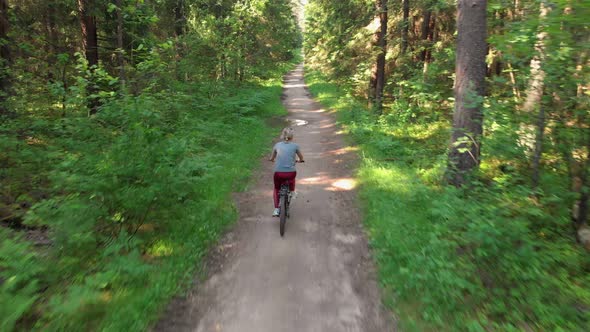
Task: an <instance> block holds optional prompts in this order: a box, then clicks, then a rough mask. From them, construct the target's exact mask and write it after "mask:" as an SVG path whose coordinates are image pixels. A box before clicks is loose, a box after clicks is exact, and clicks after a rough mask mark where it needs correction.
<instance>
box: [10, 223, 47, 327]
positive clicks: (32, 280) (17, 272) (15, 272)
mask: <svg viewBox="0 0 590 332" xmlns="http://www.w3.org/2000/svg"><path fill="white" fill-rule="evenodd" d="M10 236H11V234H10V232H8V231H6V230H4V229H3V228H0V239H1V240H2V241H1V242H0V314H1V316H2V321H0V330H2V331H11V330H13V329H14V328H15V326H16V323H17V321H19V320H21V319H24V318H26V317H27V314H28V313H29V312H30V310H31V308H32V307H33V305H34V303H35V301H37V299H38V298H39V295H38V291H39V289H40V288H41V287H42V285H41V284H40V279H41V276H42V274H43V273H44V272H45V271H44V270H45V267H44V266H43V265H41V264H40V260H39V258H38V257H37V255H36V254H35V253H34V252H33V251H32V248H31V246H30V245H29V244H28V243H27V242H26V241H23V240H22V239H20V238H10Z"/></svg>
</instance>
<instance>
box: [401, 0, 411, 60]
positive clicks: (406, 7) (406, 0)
mask: <svg viewBox="0 0 590 332" xmlns="http://www.w3.org/2000/svg"><path fill="white" fill-rule="evenodd" d="M402 10H403V18H402V24H403V25H402V54H406V51H407V50H408V32H409V30H410V21H409V17H410V0H403V1H402Z"/></svg>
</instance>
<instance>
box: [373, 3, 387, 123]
mask: <svg viewBox="0 0 590 332" xmlns="http://www.w3.org/2000/svg"><path fill="white" fill-rule="evenodd" d="M377 12H378V14H379V21H380V29H379V30H378V31H377V32H376V33H375V38H376V44H377V47H378V49H379V50H378V52H379V53H378V54H377V61H376V62H375V64H374V65H373V68H372V70H371V82H370V87H369V101H370V104H371V107H372V108H373V109H374V110H375V113H376V114H381V112H382V109H383V88H384V87H385V55H386V52H387V0H377Z"/></svg>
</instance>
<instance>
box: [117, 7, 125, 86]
mask: <svg viewBox="0 0 590 332" xmlns="http://www.w3.org/2000/svg"><path fill="white" fill-rule="evenodd" d="M116 4H117V62H118V63H119V81H120V83H121V90H125V50H124V45H123V34H124V26H123V23H124V20H123V4H122V1H121V0H117V1H116Z"/></svg>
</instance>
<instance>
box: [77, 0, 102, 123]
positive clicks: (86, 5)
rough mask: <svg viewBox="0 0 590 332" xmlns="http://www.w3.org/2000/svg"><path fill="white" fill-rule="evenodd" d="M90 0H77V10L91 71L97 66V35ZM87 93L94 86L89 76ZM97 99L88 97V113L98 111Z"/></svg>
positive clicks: (85, 52)
mask: <svg viewBox="0 0 590 332" xmlns="http://www.w3.org/2000/svg"><path fill="white" fill-rule="evenodd" d="M91 5H92V0H78V11H79V15H80V29H81V31H82V48H83V50H84V54H85V55H86V60H87V61H88V67H89V68H90V71H91V72H93V71H94V68H96V67H97V66H98V36H97V30H96V17H95V16H94V15H92V11H91V8H92V6H91ZM87 90H88V91H87V93H88V95H93V94H94V93H95V92H96V88H95V87H94V84H93V82H92V78H90V83H89V85H88V88H87ZM98 107H99V101H98V100H97V99H96V98H88V108H89V114H90V115H92V114H95V113H96V112H97V111H98Z"/></svg>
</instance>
